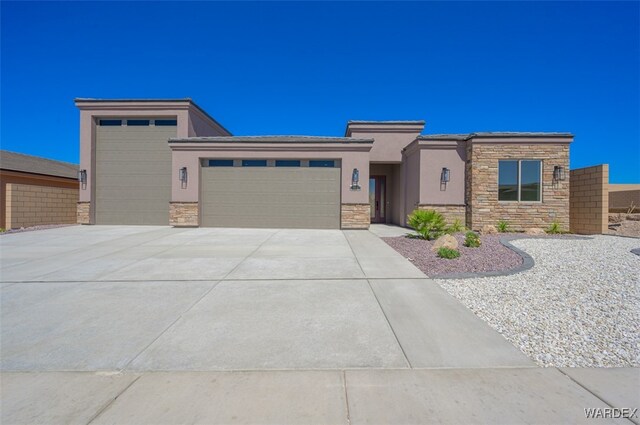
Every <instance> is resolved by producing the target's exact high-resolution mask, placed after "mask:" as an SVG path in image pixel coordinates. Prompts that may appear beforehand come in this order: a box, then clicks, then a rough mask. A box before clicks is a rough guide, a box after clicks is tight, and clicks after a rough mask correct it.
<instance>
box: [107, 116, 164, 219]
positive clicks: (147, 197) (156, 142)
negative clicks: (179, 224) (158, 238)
mask: <svg viewBox="0 0 640 425" xmlns="http://www.w3.org/2000/svg"><path fill="white" fill-rule="evenodd" d="M175 136H176V127H162V128H160V127H153V126H146V127H126V126H122V127H102V126H98V127H96V223H98V224H138V225H139V224H148V225H167V224H169V201H170V199H171V176H172V174H171V149H170V148H169V146H168V143H167V142H168V139H169V138H171V137H175Z"/></svg>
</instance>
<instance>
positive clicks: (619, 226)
mask: <svg viewBox="0 0 640 425" xmlns="http://www.w3.org/2000/svg"><path fill="white" fill-rule="evenodd" d="M609 234H610V235H618V236H633V237H636V238H640V213H636V214H609Z"/></svg>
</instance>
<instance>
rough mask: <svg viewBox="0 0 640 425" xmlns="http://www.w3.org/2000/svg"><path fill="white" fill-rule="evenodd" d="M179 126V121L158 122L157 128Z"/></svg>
mask: <svg viewBox="0 0 640 425" xmlns="http://www.w3.org/2000/svg"><path fill="white" fill-rule="evenodd" d="M176 125H178V120H156V127H170V126H176Z"/></svg>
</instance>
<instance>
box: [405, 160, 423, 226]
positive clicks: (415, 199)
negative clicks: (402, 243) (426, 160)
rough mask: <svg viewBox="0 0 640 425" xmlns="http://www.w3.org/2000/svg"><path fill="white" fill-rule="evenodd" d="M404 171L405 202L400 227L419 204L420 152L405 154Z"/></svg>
mask: <svg viewBox="0 0 640 425" xmlns="http://www.w3.org/2000/svg"><path fill="white" fill-rule="evenodd" d="M404 171H405V179H404V180H405V202H404V217H402V223H401V224H402V225H403V226H404V225H406V223H407V215H409V214H411V212H412V211H413V210H414V209H416V208H418V205H419V204H420V151H418V150H414V151H411V152H407V154H406V155H405V163H404Z"/></svg>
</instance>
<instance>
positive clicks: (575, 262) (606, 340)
mask: <svg viewBox="0 0 640 425" xmlns="http://www.w3.org/2000/svg"><path fill="white" fill-rule="evenodd" d="M512 244H513V245H514V246H516V247H517V248H519V249H521V250H523V251H525V252H527V253H528V254H529V255H531V256H532V257H533V259H534V260H535V265H534V266H533V268H532V269H530V270H528V271H525V272H522V273H518V274H514V275H509V276H496V277H483V278H473V279H436V280H435V282H437V283H438V284H439V285H440V286H441V287H443V288H444V289H445V290H446V291H447V292H449V293H450V294H451V295H453V296H454V297H456V298H457V299H458V300H460V301H461V302H462V303H463V304H464V305H465V306H467V307H468V308H469V309H471V310H472V311H473V312H474V313H475V314H476V315H477V316H479V317H480V318H482V319H483V320H485V321H486V322H488V323H489V324H490V325H491V326H492V327H494V328H495V329H496V330H497V331H498V332H500V333H501V334H502V335H503V336H504V337H505V338H507V339H508V340H509V341H511V342H512V343H513V344H514V345H515V346H516V347H519V348H520V349H521V350H522V351H523V352H524V353H525V354H527V355H528V356H530V357H531V358H532V359H533V360H535V361H536V363H538V364H539V365H540V366H556V367H629V366H632V367H640V277H639V273H638V271H639V270H640V257H638V256H637V255H634V254H632V253H631V252H630V251H631V250H632V249H634V248H638V247H640V241H638V240H636V239H631V238H617V237H611V236H595V237H593V238H592V239H581V240H580V239H567V238H564V239H563V238H536V239H533V238H532V239H526V238H524V239H518V240H515V241H512ZM462 259H464V255H463V257H461V260H462Z"/></svg>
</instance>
